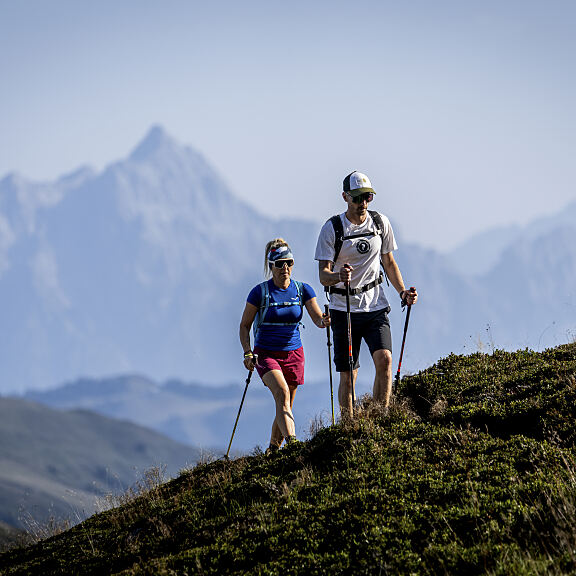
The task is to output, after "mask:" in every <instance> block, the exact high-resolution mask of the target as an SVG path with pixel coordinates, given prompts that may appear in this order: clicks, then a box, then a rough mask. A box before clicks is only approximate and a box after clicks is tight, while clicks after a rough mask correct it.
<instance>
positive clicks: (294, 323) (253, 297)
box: [240, 238, 330, 452]
mask: <svg viewBox="0 0 576 576" xmlns="http://www.w3.org/2000/svg"><path fill="white" fill-rule="evenodd" d="M293 266H294V256H293V255H292V252H291V251H290V247H289V246H288V244H287V243H286V242H285V241H284V240H283V239H282V238H276V239H275V240H271V241H270V242H268V244H267V245H266V252H265V261H264V268H265V273H266V276H267V277H269V276H270V275H271V276H272V278H271V279H270V280H267V281H266V282H262V284H259V285H258V286H255V287H254V288H252V290H251V292H250V294H249V295H248V298H247V302H246V307H245V308H244V313H243V314H242V320H241V321H240V343H241V344H242V348H243V350H244V366H245V367H246V368H247V369H248V370H250V371H252V370H254V368H256V369H257V370H258V374H260V378H262V381H263V382H264V384H265V385H266V386H267V387H268V388H269V389H270V391H271V392H272V395H273V396H274V401H275V403H276V417H275V419H274V423H273V425H272V434H271V437H270V447H269V448H268V452H273V451H275V450H278V448H280V446H281V444H282V441H283V440H284V439H286V443H291V442H294V441H295V440H296V427H295V425H294V416H293V415H292V405H293V403H294V396H295V395H296V390H297V389H298V386H300V385H302V384H303V383H304V350H303V348H302V341H301V340H300V320H301V319H302V315H303V312H304V309H303V306H305V307H306V310H308V314H309V315H310V318H311V319H312V321H313V322H314V324H316V326H318V327H319V328H325V327H326V326H329V325H330V317H329V316H326V315H324V314H322V311H321V310H320V307H319V306H318V303H317V302H316V294H315V292H314V289H313V288H312V287H311V286H309V285H308V284H305V283H303V282H298V281H296V280H292V279H291V275H292V267H293ZM253 325H254V349H252V348H251V346H250V328H251V327H252V326H253Z"/></svg>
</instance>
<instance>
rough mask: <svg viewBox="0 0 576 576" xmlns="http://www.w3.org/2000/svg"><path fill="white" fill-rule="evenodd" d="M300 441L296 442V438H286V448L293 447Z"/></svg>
mask: <svg viewBox="0 0 576 576" xmlns="http://www.w3.org/2000/svg"><path fill="white" fill-rule="evenodd" d="M299 443H300V440H298V438H296V436H288V438H286V446H293V445H294V444H299Z"/></svg>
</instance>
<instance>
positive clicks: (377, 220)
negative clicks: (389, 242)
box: [324, 210, 390, 295]
mask: <svg viewBox="0 0 576 576" xmlns="http://www.w3.org/2000/svg"><path fill="white" fill-rule="evenodd" d="M368 213H369V214H370V216H372V220H373V221H374V224H375V225H376V231H375V232H368V233H364V234H351V235H350V236H344V226H343V225H342V219H341V218H340V214H336V216H332V218H330V222H332V227H333V228H334V235H335V241H334V259H333V262H334V264H336V260H338V256H339V255H340V250H341V249H342V244H343V243H344V240H351V239H352V238H368V237H371V236H382V234H383V233H384V222H383V221H382V217H381V216H380V214H378V212H376V211H374V210H368ZM380 268H381V270H382V273H381V274H380V278H379V279H378V280H375V281H374V282H371V283H370V284H367V285H366V286H362V287H361V288H354V289H350V288H348V290H349V294H358V293H360V292H365V291H366V290H368V289H370V288H373V287H374V286H377V285H378V284H380V283H381V282H382V278H383V277H384V278H386V284H388V286H390V283H389V282H388V275H387V274H386V270H384V266H382V264H380ZM324 291H325V292H326V294H327V295H328V294H346V291H345V290H342V289H340V288H335V287H334V286H325V287H324Z"/></svg>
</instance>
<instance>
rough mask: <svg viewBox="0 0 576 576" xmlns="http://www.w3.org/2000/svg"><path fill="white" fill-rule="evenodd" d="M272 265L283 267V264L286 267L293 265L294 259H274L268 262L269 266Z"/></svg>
mask: <svg viewBox="0 0 576 576" xmlns="http://www.w3.org/2000/svg"><path fill="white" fill-rule="evenodd" d="M272 265H274V268H284V265H286V266H288V268H292V266H294V260H276V261H275V262H270V266H272Z"/></svg>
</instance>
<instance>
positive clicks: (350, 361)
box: [346, 282, 356, 413]
mask: <svg viewBox="0 0 576 576" xmlns="http://www.w3.org/2000/svg"><path fill="white" fill-rule="evenodd" d="M346 324H347V325H348V366H349V369H350V388H351V389H352V413H354V405H355V404H356V390H355V388H354V357H353V355H352V319H351V317H350V282H346Z"/></svg>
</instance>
